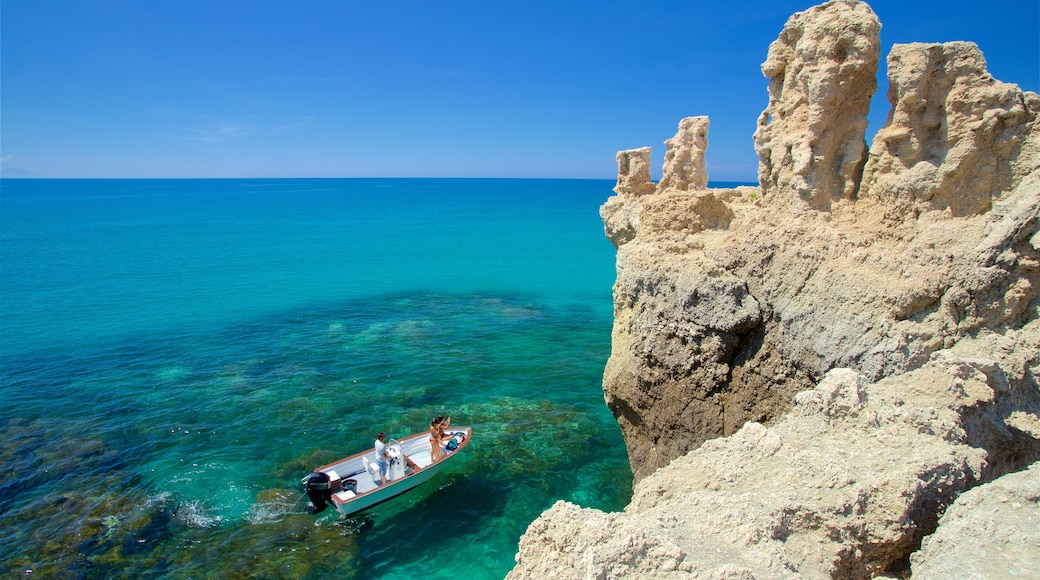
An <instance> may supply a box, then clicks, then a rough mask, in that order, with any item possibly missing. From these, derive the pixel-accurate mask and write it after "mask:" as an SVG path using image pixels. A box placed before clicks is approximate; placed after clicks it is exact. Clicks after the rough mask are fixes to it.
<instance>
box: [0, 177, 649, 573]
mask: <svg viewBox="0 0 1040 580" xmlns="http://www.w3.org/2000/svg"><path fill="white" fill-rule="evenodd" d="M613 185H614V183H613V181H610V180H537V179H213V180H195V179H178V180H134V179H126V180H45V179H5V180H0V430H2V431H0V462H2V466H3V469H2V470H0V530H3V536H4V539H3V541H2V542H0V576H3V577H13V576H16V575H17V576H22V577H39V578H59V577H60V578H271V579H274V578H337V579H338V580H346V579H351V578H366V579H368V578H371V579H412V578H422V579H426V580H435V579H448V578H452V579H457V578H467V579H481V578H496V579H497V578H502V577H503V576H504V575H505V574H506V573H508V571H509V570H510V569H511V568H512V567H513V565H514V556H515V554H516V552H517V546H518V541H519V539H520V537H521V535H522V534H523V532H524V531H525V530H526V528H527V526H528V525H529V524H530V523H531V522H532V521H533V520H534V519H535V518H537V517H538V515H539V514H540V513H542V512H543V511H544V510H546V509H547V508H549V507H551V506H552V505H553V504H554V503H555V502H557V501H560V500H564V501H568V502H573V503H575V504H578V505H579V506H582V507H587V508H595V509H599V510H605V511H618V510H621V509H623V507H624V506H625V505H626V504H627V503H628V501H629V499H630V498H631V494H632V486H631V482H632V475H631V471H630V468H629V463H628V459H627V455H626V452H625V447H624V443H623V441H622V438H621V434H620V431H619V428H618V425H617V423H616V422H615V420H614V419H613V417H612V416H611V414H610V412H609V411H608V409H607V407H606V405H605V404H604V399H603V392H602V387H601V379H602V373H603V368H604V365H605V363H606V361H607V357H608V356H609V353H610V332H611V324H612V299H611V287H612V285H613V283H614V279H615V266H614V259H615V249H614V248H613V246H612V245H611V244H610V242H609V241H608V240H607V239H606V238H605V236H604V233H603V224H602V222H601V220H600V218H599V215H598V208H599V206H600V205H601V204H602V203H603V202H605V201H606V200H607V198H608V197H609V196H610V195H612V192H611V188H612V187H613ZM436 415H445V416H450V417H451V420H452V425H456V426H470V427H472V428H473V439H472V441H471V443H470V445H468V446H467V447H466V448H465V450H464V451H463V452H462V453H460V456H459V457H457V458H456V459H454V460H453V462H452V463H450V464H448V465H447V466H446V468H445V469H444V470H443V471H442V472H441V473H439V474H438V475H437V476H436V477H435V478H434V479H432V480H431V481H429V482H428V483H426V484H424V485H423V486H421V487H419V488H416V489H415V490H413V491H411V492H409V493H407V494H404V495H402V496H399V497H398V498H395V499H393V500H390V501H388V502H385V503H382V504H380V505H378V506H375V507H373V508H371V509H369V510H367V511H365V512H362V513H361V514H358V515H356V516H354V517H344V516H341V515H340V514H338V513H337V512H335V511H334V510H332V509H329V510H326V511H325V512H323V513H320V514H318V515H316V516H312V515H309V514H307V513H306V510H305V508H306V506H307V503H308V502H307V499H306V497H305V495H304V493H303V488H302V485H301V483H300V480H301V478H302V477H305V476H306V475H307V474H308V473H309V472H310V470H311V469H312V468H313V467H316V466H319V465H323V464H326V463H329V462H332V461H334V460H336V459H338V458H341V457H344V456H347V455H351V454H353V453H356V452H358V451H361V450H364V449H367V448H370V447H371V446H372V444H373V440H374V439H375V435H376V434H377V433H378V432H380V431H384V432H386V433H387V434H388V435H389V436H390V437H391V438H392V437H401V436H404V435H407V434H410V433H415V432H421V431H425V430H426V429H427V427H428V426H429V423H430V419H431V418H432V417H434V416H436Z"/></svg>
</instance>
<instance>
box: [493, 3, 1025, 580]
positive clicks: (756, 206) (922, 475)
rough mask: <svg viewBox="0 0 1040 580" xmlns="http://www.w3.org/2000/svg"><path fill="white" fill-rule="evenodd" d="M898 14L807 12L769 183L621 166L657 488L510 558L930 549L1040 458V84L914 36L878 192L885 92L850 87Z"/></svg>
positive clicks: (556, 530)
mask: <svg viewBox="0 0 1040 580" xmlns="http://www.w3.org/2000/svg"><path fill="white" fill-rule="evenodd" d="M875 25H876V20H875V19H874V18H873V14H872V13H871V12H870V11H869V8H866V6H865V5H863V4H861V3H857V2H846V1H837V2H829V3H827V4H824V5H822V6H819V7H817V8H814V9H811V10H810V11H807V12H805V13H801V14H799V15H795V16H794V17H792V19H791V20H790V21H789V22H788V26H787V27H785V29H784V33H783V34H782V35H781V38H780V40H778V41H777V43H774V45H773V46H772V47H771V48H770V57H769V60H767V63H766V65H765V66H764V70H767V71H768V72H767V75H768V76H770V78H771V81H770V86H771V89H770V91H771V92H770V94H771V100H770V108H769V109H767V115H766V117H767V121H768V122H767V123H765V124H764V125H762V126H761V127H760V130H759V132H758V133H757V134H756V146H757V147H758V148H759V153H760V158H761V159H762V161H763V163H762V165H761V169H762V180H763V182H762V186H761V187H760V188H757V187H744V188H736V189H696V190H689V189H683V188H681V187H674V186H668V187H660V188H657V189H656V190H654V189H653V188H652V186H648V185H647V184H648V183H649V177H648V175H649V171H648V170H647V172H646V177H645V178H639V179H636V180H626V181H624V183H625V184H626V185H625V186H624V187H622V183H623V180H622V179H620V177H619V188H618V190H617V191H618V195H617V196H616V197H612V198H611V199H609V200H608V201H607V202H606V203H605V204H604V205H603V207H602V208H601V216H602V217H603V220H604V225H605V232H606V234H607V236H608V238H609V239H610V240H611V242H612V243H614V245H615V246H616V247H617V270H618V277H617V281H616V282H615V285H614V312H615V314H614V328H613V333H612V339H611V354H610V358H609V360H608V361H607V365H606V368H605V371H604V378H603V389H604V396H605V400H606V403H607V405H608V407H609V408H610V410H611V411H612V413H613V414H614V416H615V417H616V418H617V420H618V424H619V425H620V426H621V430H622V434H623V435H624V438H625V444H626V447H627V450H628V454H629V460H630V462H631V465H632V470H633V475H634V478H635V488H634V490H635V494H634V498H633V500H632V503H631V504H630V505H629V506H628V507H627V508H626V510H625V512H624V513H621V514H602V513H600V512H596V511H595V510H584V509H580V508H578V507H577V506H572V505H569V504H565V503H558V504H557V505H556V506H554V507H553V508H552V509H550V510H549V511H547V512H546V513H545V514H543V516H542V517H541V518H539V520H538V521H536V522H535V523H534V524H532V526H531V528H530V529H529V530H528V533H527V534H525V536H524V537H523V538H522V539H521V542H520V550H519V553H518V555H517V567H516V568H515V569H514V571H513V572H512V573H511V574H510V578H514V579H519V578H544V577H559V578H579V577H581V578H596V577H621V576H625V577H637V578H638V577H647V578H651V577H660V578H679V577H682V578H687V577H694V578H796V577H814V578H815V577H828V576H829V577H834V578H865V577H870V576H875V575H881V574H886V573H904V572H905V571H906V570H905V569H900V566H904V565H906V562H908V561H909V556H910V554H911V552H913V551H914V550H915V549H916V547H917V546H918V545H919V543H920V541H921V539H922V538H923V537H925V536H927V535H928V534H931V533H932V532H933V531H934V530H935V528H936V525H937V522H938V516H939V514H940V513H942V511H943V509H945V508H946V507H947V506H949V505H951V504H952V503H953V502H954V501H955V500H956V499H957V497H958V496H959V495H961V494H962V493H963V492H965V491H966V490H968V489H970V488H972V487H974V486H976V485H979V484H981V483H984V482H987V481H990V480H992V479H994V478H997V477H1000V476H1002V475H1004V474H1007V473H1012V472H1015V471H1018V470H1022V469H1025V468H1026V467H1028V465H1029V464H1031V463H1033V462H1036V461H1037V460H1040V387H1038V384H1037V379H1036V377H1037V376H1040V164H1038V163H1037V159H1038V157H1040V155H1038V152H1040V135H1038V133H1037V130H1036V126H1037V121H1036V117H1037V114H1036V111H1037V110H1040V107H1037V106H1036V103H1038V102H1040V97H1038V96H1037V95H1035V94H1032V93H1022V92H1021V91H1019V90H1018V89H1017V87H1014V86H1013V85H1005V84H1003V83H997V82H996V81H992V80H991V79H990V80H985V79H988V78H989V75H988V74H987V73H985V72H984V69H981V70H982V72H980V69H979V68H978V66H980V62H981V61H979V59H977V58H974V57H972V56H971V50H966V51H965V50H962V48H963V47H954V48H956V50H953V49H951V48H950V47H949V45H937V46H941V47H942V50H941V51H939V52H941V54H942V55H946V56H943V58H936V57H934V55H935V54H936V51H935V49H932V48H915V49H904V48H899V49H898V50H896V51H895V53H896V54H897V55H899V56H898V58H897V59H896V60H898V61H900V63H901V64H899V65H898V66H896V67H895V70H894V72H893V77H892V78H893V79H894V80H893V83H894V84H895V85H896V86H895V87H893V89H892V94H893V95H896V97H895V98H894V99H893V102H894V103H895V106H896V108H897V109H898V110H896V111H894V112H893V114H892V120H890V122H889V124H888V126H887V127H886V131H887V133H886V132H882V133H879V140H876V141H875V148H877V147H882V148H883V149H884V150H883V151H878V152H877V153H876V155H875V154H873V153H872V155H873V157H872V158H871V160H870V167H869V171H868V172H867V174H866V175H865V176H863V179H865V180H866V181H864V187H863V188H861V189H860V190H859V195H856V191H857V187H858V186H859V181H858V179H859V177H858V176H857V175H856V170H855V166H856V164H855V163H852V162H851V160H852V159H859V160H860V161H862V156H861V152H862V150H860V149H856V147H855V146H853V145H851V144H853V143H855V142H856V140H857V138H856V137H855V135H854V134H852V133H844V132H842V131H840V130H839V129H844V128H848V127H849V126H855V125H857V123H858V122H859V119H860V118H861V116H863V117H864V118H865V109H864V110H863V111H862V112H860V111H859V109H858V105H857V104H856V103H855V102H854V99H853V95H851V94H846V93H844V91H845V90H846V89H848V88H849V87H851V86H856V85H857V83H866V82H867V81H866V80H864V78H863V77H862V75H863V74H865V71H867V70H868V69H869V67H870V65H869V63H867V62H866V61H865V59H866V58H867V55H868V54H869V53H870V51H871V50H872V49H871V48H870V47H872V46H874V43H876V26H875ZM922 46H924V45H922ZM929 46H931V45H929ZM838 47H844V48H843V49H841V50H838ZM839 54H844V55H845V59H844V60H842V59H839V58H837V57H836V55H839ZM914 55H924V56H927V57H928V58H923V57H922V58H923V59H920V60H915V59H918V57H917V56H914ZM954 55H959V56H957V59H959V60H960V61H964V62H965V63H967V64H965V65H964V66H961V65H957V66H948V65H950V64H951V62H950V61H949V58H952V57H953V56H954ZM948 57H949V58H948ZM979 58H981V56H980V57H979ZM957 59H954V60H957ZM903 61H905V62H903ZM914 63H917V64H914ZM904 65H906V66H905V67H904V69H901V68H900V67H903V66H904ZM969 65H970V66H969ZM874 66H876V61H875V65H874ZM918 66H919V67H921V70H918ZM962 77H965V78H962ZM915 79H916V80H915ZM933 81H934V84H935V85H936V86H939V85H942V86H946V85H949V87H952V88H951V89H950V90H949V91H948V94H947V93H943V91H942V90H936V89H935V88H934V87H933ZM940 81H941V82H940ZM914 83H917V84H914ZM915 87H916V88H915ZM958 87H962V88H963V90H961V89H958ZM911 94H919V95H922V97H921V99H922V102H928V103H938V102H939V99H940V97H938V96H936V95H946V96H943V97H942V102H943V103H944V104H943V106H942V107H938V106H927V107H923V108H921V109H914V108H913V107H912V106H910V104H911V101H912V100H913V99H912V98H911V97H908V96H907V95H911ZM954 94H956V95H957V97H956V98H953V99H951V97H950V96H949V95H954ZM840 95H845V97H840ZM846 97H847V98H846ZM1005 97H1008V98H1009V99H1010V100H1007V99H1005ZM867 98H869V95H868V96H867ZM835 99H838V100H835ZM849 99H852V100H851V101H850V100H849ZM1016 99H1017V101H1016ZM846 101H848V102H846ZM1015 102H1018V103H1020V104H1021V108H1015V106H1014V103H1015ZM1008 103H1010V104H1008ZM1005 104H1007V107H1005V106H1004V105H1005ZM845 107H848V108H849V109H850V110H849V111H841V110H839V109H842V108H845ZM1002 111H1003V112H1002ZM936 123H937V125H936ZM934 126H938V127H940V128H942V132H943V133H944V134H945V135H948V136H951V138H953V141H949V142H944V141H943V140H942V139H940V138H938V137H936V136H935V135H933V134H931V133H929V131H930V129H929V128H930V127H934ZM903 128H905V132H904V133H905V134H902V133H901V131H903ZM858 130H859V129H857V131H858ZM680 132H682V130H681V129H680ZM858 139H860V140H861V139H862V135H861V133H860V137H859V138H858ZM878 143H881V145H878ZM842 144H844V145H842ZM890 144H891V146H890ZM944 148H946V149H944ZM934 151H939V152H940V155H941V154H942V153H941V152H942V151H945V155H946V158H947V159H953V158H956V159H958V160H959V161H958V163H959V164H960V165H961V166H962V167H964V168H967V169H969V170H970V171H969V173H962V174H959V175H960V179H953V177H954V176H956V175H958V174H957V173H956V172H955V169H954V168H953V167H949V168H946V167H945V162H943V161H936V160H934V159H933V160H932V161H931V162H929V161H927V159H928V157H927V156H928V155H933V153H931V152H934ZM639 155H643V153H641V152H640V153H639ZM630 157H631V156H629V157H626V158H625V164H626V165H625V168H626V169H625V170H624V171H619V175H620V174H622V173H623V174H624V175H626V176H627V175H630V174H632V171H631V166H632V165H633V164H632V163H630V162H629V158H630ZM638 158H639V159H640V160H646V159H648V158H649V149H646V150H645V157H638ZM904 160H911V161H912V163H907V164H904V163H903V161H904ZM922 163H923V164H926V165H932V166H933V168H937V169H936V172H935V173H934V174H929V175H924V174H923V173H920V172H921V171H922V169H921V168H920V167H923V166H922V165H921V164H922ZM621 165H622V163H621V157H620V156H619V166H621ZM640 171H641V169H640ZM929 171H930V170H929ZM626 179H627V178H626ZM629 183H631V184H632V185H627V184H629ZM821 210H829V211H821ZM969 497H970V496H969ZM923 557H924V556H922V558H923ZM928 559H929V560H930V558H928ZM921 562H925V560H921ZM658 567H660V570H661V572H659V573H655V572H653V570H655V569H657V568H658Z"/></svg>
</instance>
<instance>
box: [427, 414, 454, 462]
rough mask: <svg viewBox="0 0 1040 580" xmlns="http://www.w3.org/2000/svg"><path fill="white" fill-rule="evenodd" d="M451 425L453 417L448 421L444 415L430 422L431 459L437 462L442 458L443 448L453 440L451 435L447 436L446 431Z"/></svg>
mask: <svg viewBox="0 0 1040 580" xmlns="http://www.w3.org/2000/svg"><path fill="white" fill-rule="evenodd" d="M450 425H451V417H448V420H447V421H445V420H444V415H438V416H436V417H434V419H433V420H432V421H430V459H431V460H433V461H437V460H438V459H440V458H441V446H442V445H444V444H445V443H447V441H448V440H449V439H451V436H450V435H446V434H445V433H444V430H445V429H447V428H448V427H449V426H450Z"/></svg>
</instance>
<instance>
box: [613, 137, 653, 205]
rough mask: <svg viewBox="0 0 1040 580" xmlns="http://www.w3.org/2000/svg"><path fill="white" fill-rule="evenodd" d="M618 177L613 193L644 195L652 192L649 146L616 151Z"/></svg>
mask: <svg viewBox="0 0 1040 580" xmlns="http://www.w3.org/2000/svg"><path fill="white" fill-rule="evenodd" d="M617 164H618V178H617V185H615V186H614V193H616V194H618V195H645V194H648V193H653V191H654V182H653V181H651V179H650V148H649V147H642V148H640V149H629V150H627V151H618V154H617Z"/></svg>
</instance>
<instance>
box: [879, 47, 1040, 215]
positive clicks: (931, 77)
mask: <svg viewBox="0 0 1040 580" xmlns="http://www.w3.org/2000/svg"><path fill="white" fill-rule="evenodd" d="M888 77H889V87H890V88H889V94H888V98H889V101H891V103H892V112H891V114H890V115H889V119H888V121H887V122H886V123H885V126H884V127H883V128H881V130H879V131H878V133H877V136H876V137H875V139H874V143H873V145H872V146H871V149H870V161H869V162H868V163H867V167H866V170H865V172H864V179H863V187H862V193H861V197H863V198H864V199H876V200H879V201H880V202H882V203H884V204H885V205H888V206H893V207H894V208H895V209H896V210H898V213H900V214H907V213H910V212H911V211H916V212H920V211H927V210H947V211H949V213H950V214H951V215H953V216H967V215H975V214H979V213H982V212H984V211H986V210H988V209H989V208H990V206H991V204H992V200H993V199H1000V198H1002V197H1004V196H1006V195H1007V194H1008V192H1009V191H1010V189H1011V187H1012V186H1013V184H1016V183H1018V182H1020V181H1021V180H1022V179H1024V178H1025V177H1026V176H1027V175H1029V174H1030V173H1032V172H1034V171H1036V169H1037V168H1038V167H1040V151H1038V150H1037V147H1036V145H1035V143H1037V142H1038V139H1037V132H1038V131H1040V121H1038V119H1040V97H1038V96H1037V95H1036V94H1033V93H1023V92H1022V91H1021V90H1020V89H1019V88H1018V87H1017V86H1015V85H1012V84H1008V83H1002V82H1000V81H997V80H995V79H994V78H993V77H992V76H990V74H989V73H988V72H986V61H985V59H984V58H983V56H982V52H981V51H979V48H978V47H977V46H976V45H975V44H973V43H970V42H950V43H946V44H903V45H898V44H897V45H895V46H894V47H892V52H891V53H890V54H889V56H888Z"/></svg>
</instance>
